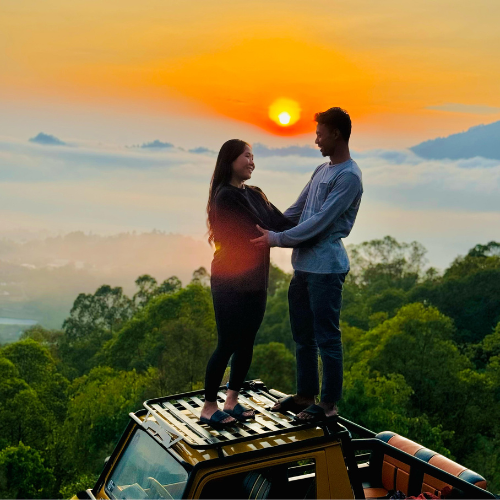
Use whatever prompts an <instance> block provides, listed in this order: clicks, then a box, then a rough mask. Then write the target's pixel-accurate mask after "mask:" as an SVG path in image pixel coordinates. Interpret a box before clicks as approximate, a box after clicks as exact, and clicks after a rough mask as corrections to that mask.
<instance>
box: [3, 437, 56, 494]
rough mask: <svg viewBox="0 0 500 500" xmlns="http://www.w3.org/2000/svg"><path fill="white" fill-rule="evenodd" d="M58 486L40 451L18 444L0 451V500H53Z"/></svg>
mask: <svg viewBox="0 0 500 500" xmlns="http://www.w3.org/2000/svg"><path fill="white" fill-rule="evenodd" d="M55 483H56V480H55V477H54V475H53V473H52V470H51V469H50V468H47V467H46V466H45V464H44V460H43V458H42V457H41V455H40V453H39V452H38V451H37V450H34V449H31V448H30V447H29V446H25V445H24V444H23V443H19V445H18V446H9V447H7V448H4V449H3V450H1V451H0V497H1V498H54V497H55V494H56V490H55Z"/></svg>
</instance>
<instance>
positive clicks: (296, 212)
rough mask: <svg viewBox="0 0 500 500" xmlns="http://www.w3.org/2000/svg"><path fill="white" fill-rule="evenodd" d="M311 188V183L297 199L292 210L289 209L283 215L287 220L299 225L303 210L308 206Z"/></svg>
mask: <svg viewBox="0 0 500 500" xmlns="http://www.w3.org/2000/svg"><path fill="white" fill-rule="evenodd" d="M311 180H312V179H311ZM310 187H311V181H309V182H308V183H307V184H306V186H305V187H304V189H303V190H302V192H301V193H300V195H299V197H298V198H297V201H296V202H295V203H294V204H293V205H292V206H290V208H288V209H287V210H286V211H285V213H284V214H283V215H284V216H285V217H286V218H287V219H290V220H291V221H292V222H295V224H298V223H299V220H300V216H301V215H302V210H304V205H305V204H306V200H307V195H308V194H309V189H310Z"/></svg>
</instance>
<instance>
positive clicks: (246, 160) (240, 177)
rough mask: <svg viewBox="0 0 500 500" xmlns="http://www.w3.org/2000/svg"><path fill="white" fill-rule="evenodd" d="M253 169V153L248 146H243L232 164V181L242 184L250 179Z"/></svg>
mask: <svg viewBox="0 0 500 500" xmlns="http://www.w3.org/2000/svg"><path fill="white" fill-rule="evenodd" d="M254 168H255V164H254V162H253V153H252V148H251V147H250V146H248V145H247V146H245V149H244V150H243V153H241V154H240V156H238V158H236V160H234V161H233V164H232V172H233V173H232V180H234V181H238V182H244V181H246V180H248V179H250V177H252V172H253V170H254Z"/></svg>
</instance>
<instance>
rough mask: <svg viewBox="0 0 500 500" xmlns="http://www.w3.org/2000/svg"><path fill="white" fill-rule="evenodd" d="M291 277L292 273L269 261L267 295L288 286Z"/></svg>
mask: <svg viewBox="0 0 500 500" xmlns="http://www.w3.org/2000/svg"><path fill="white" fill-rule="evenodd" d="M291 279H292V275H291V274H290V273H285V271H283V270H282V269H280V268H279V267H278V266H276V265H274V264H273V263H272V262H271V265H270V267H269V287H268V289H267V293H268V295H274V294H275V293H276V291H277V290H281V289H283V288H288V285H289V283H290V280H291Z"/></svg>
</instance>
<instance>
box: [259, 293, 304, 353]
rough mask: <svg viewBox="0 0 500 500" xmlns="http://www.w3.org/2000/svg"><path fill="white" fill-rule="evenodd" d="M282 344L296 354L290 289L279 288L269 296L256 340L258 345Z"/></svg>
mask: <svg viewBox="0 0 500 500" xmlns="http://www.w3.org/2000/svg"><path fill="white" fill-rule="evenodd" d="M270 342H280V343H281V344H284V345H285V346H286V347H287V349H288V350H289V351H291V352H295V343H294V342H293V338H292V329H291V327H290V317H289V314H288V289H287V288H279V289H278V290H277V291H276V292H275V294H274V295H271V296H268V298H267V307H266V314H265V316H264V320H263V321H262V325H261V326H260V329H259V331H258V333H257V337H256V339H255V343H256V344H269V343H270Z"/></svg>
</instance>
